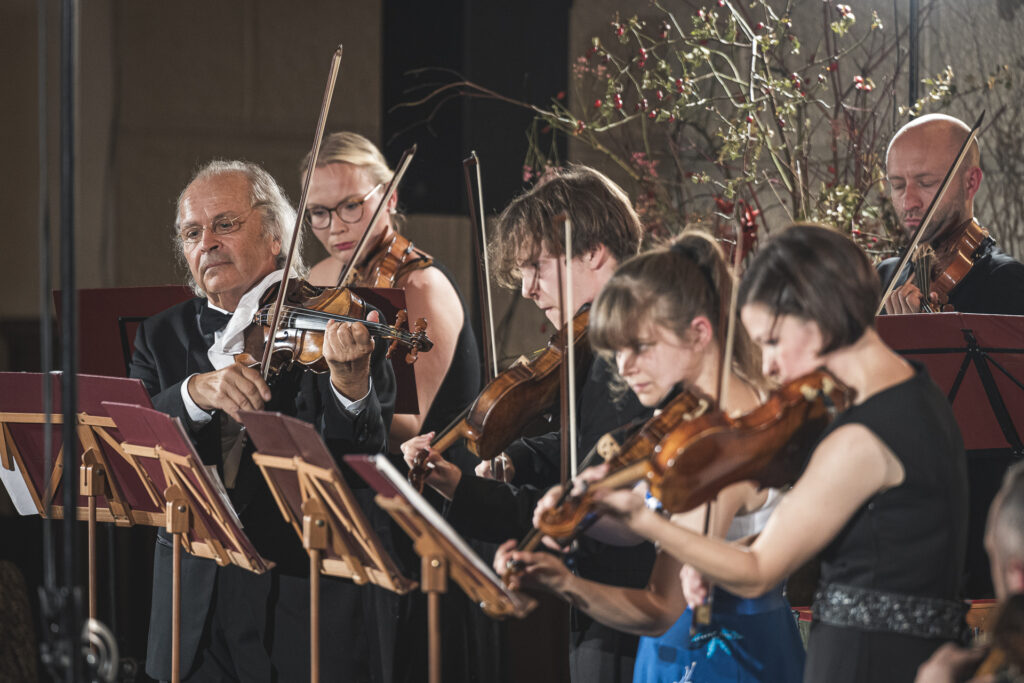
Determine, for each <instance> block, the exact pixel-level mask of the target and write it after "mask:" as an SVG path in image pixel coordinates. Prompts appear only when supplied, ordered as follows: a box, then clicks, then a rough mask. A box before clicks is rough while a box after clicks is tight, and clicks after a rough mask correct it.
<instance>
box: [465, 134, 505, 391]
mask: <svg viewBox="0 0 1024 683" xmlns="http://www.w3.org/2000/svg"><path fill="white" fill-rule="evenodd" d="M462 168H463V170H464V171H465V172H466V194H467V198H468V200H469V218H470V221H471V222H472V223H473V228H474V230H473V238H474V239H473V247H474V248H475V250H476V260H477V263H478V264H479V266H480V267H478V268H477V269H476V285H477V290H478V291H479V292H480V297H479V302H480V331H481V336H482V337H483V340H482V341H483V347H484V377H486V378H487V380H488V381H490V380H492V379H494V378H495V377H497V376H498V347H497V343H496V341H495V339H494V304H493V300H492V298H491V263H490V260H489V259H488V255H487V220H486V218H485V216H484V188H483V182H482V180H481V177H480V158H479V157H477V155H476V152H475V151H472V152H470V153H469V156H468V157H466V158H465V159H463V160H462ZM474 171H475V173H476V191H475V192H474V191H473V178H472V174H473V172H474Z"/></svg>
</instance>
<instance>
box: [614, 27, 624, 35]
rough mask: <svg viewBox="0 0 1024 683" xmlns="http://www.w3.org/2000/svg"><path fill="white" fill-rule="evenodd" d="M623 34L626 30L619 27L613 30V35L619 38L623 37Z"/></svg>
mask: <svg viewBox="0 0 1024 683" xmlns="http://www.w3.org/2000/svg"><path fill="white" fill-rule="evenodd" d="M625 32H626V29H624V28H622V27H621V26H620V27H618V28H617V29H615V35H617V36H620V37H621V36H622V35H623V34H624V33H625Z"/></svg>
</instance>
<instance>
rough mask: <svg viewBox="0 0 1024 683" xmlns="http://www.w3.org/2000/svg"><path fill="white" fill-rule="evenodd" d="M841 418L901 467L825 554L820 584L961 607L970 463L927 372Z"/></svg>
mask: <svg viewBox="0 0 1024 683" xmlns="http://www.w3.org/2000/svg"><path fill="white" fill-rule="evenodd" d="M914 370H915V372H914V376H913V377H911V378H910V379H908V380H907V381H905V382H902V383H900V384H897V385H896V386H893V387H890V388H889V389H886V390H885V391H882V392H880V393H878V394H876V395H875V396H872V397H871V398H869V399H868V400H867V401H865V402H864V403H862V404H860V405H856V406H853V407H852V408H850V409H849V410H847V411H845V412H843V413H842V414H841V415H839V416H838V418H836V420H835V421H834V422H833V423H832V425H831V426H830V428H829V429H828V430H826V432H825V434H824V435H823V436H822V438H823V439H824V437H825V436H828V434H830V433H831V432H832V431H833V430H836V429H838V428H840V427H842V426H843V425H845V424H853V423H855V424H861V425H864V426H865V427H867V428H868V429H870V430H871V431H872V432H873V433H874V434H875V435H876V436H877V437H878V438H879V439H881V440H882V442H883V443H884V444H885V445H886V446H888V447H889V449H890V450H891V451H892V452H893V454H894V455H895V456H896V457H897V458H899V460H900V462H901V463H902V465H903V470H904V474H905V478H904V481H903V483H902V484H900V485H899V486H896V487H894V488H892V489H889V490H887V491H884V492H882V493H879V494H876V495H875V496H873V497H872V498H871V499H869V500H868V501H867V502H866V503H865V504H864V505H862V506H861V508H860V509H859V510H858V511H857V512H856V514H854V516H853V517H852V518H851V519H850V520H849V521H848V522H847V523H846V526H844V527H843V529H842V530H841V531H840V532H839V535H838V536H836V538H835V539H833V540H832V542H831V543H830V544H829V545H828V546H827V547H826V548H825V550H824V551H823V552H822V554H821V582H822V585H825V584H830V583H833V584H842V585H847V586H857V587H863V588H870V589H874V590H882V591H887V592H892V593H902V594H905V595H915V596H927V597H935V598H943V599H946V600H956V599H958V598H959V594H960V582H961V578H962V573H963V567H964V555H965V552H966V551H965V548H966V543H967V462H966V456H965V454H964V446H963V439H962V438H961V436H960V430H959V428H958V427H957V424H956V420H955V419H954V417H953V410H952V408H951V407H950V405H949V402H948V401H947V400H946V397H945V396H943V394H942V392H941V391H940V390H939V388H938V387H937V386H936V385H935V383H934V382H932V380H931V378H930V377H929V376H928V373H927V371H925V369H924V367H923V366H921V365H919V364H916V363H915V364H914Z"/></svg>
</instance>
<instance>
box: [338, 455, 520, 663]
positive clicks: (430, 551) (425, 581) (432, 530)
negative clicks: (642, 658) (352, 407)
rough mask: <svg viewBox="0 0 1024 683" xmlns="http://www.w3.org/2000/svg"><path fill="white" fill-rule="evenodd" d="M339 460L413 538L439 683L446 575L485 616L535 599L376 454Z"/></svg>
mask: <svg viewBox="0 0 1024 683" xmlns="http://www.w3.org/2000/svg"><path fill="white" fill-rule="evenodd" d="M345 462H346V463H347V464H348V465H349V466H350V467H351V468H352V469H354V470H355V471H356V472H358V473H359V475H360V476H361V477H362V478H363V479H365V480H366V483H367V484H369V485H370V486H371V487H372V488H373V489H374V490H375V491H377V498H376V500H377V504H378V505H380V506H381V507H382V508H384V510H385V511H387V513H388V514H389V515H391V516H392V518H394V520H395V521H396V522H398V525H399V526H401V527H402V529H404V530H405V532H406V533H407V534H409V537H410V538H412V540H413V547H414V549H415V550H416V554H417V555H419V556H420V567H421V575H420V588H421V590H422V591H423V592H424V593H426V594H427V637H428V638H429V653H430V657H429V666H430V676H429V681H430V683H440V681H441V612H440V598H441V594H442V593H445V592H447V585H448V577H449V576H450V577H451V578H452V579H454V580H455V582H456V583H458V584H459V586H461V587H462V590H463V591H465V593H466V595H468V596H469V597H470V598H471V599H473V600H474V601H476V602H477V603H478V604H479V605H480V607H481V608H482V609H483V610H484V611H485V612H486V613H487V614H488V615H490V616H491V617H494V618H496V619H501V618H504V617H508V616H514V617H518V618H522V617H525V616H526V615H527V614H529V613H530V611H531V610H532V609H533V608H534V607H535V606H536V602H535V601H534V600H533V599H532V598H530V597H528V596H525V595H523V594H521V593H516V592H513V591H510V590H509V589H508V588H506V587H505V585H504V584H503V583H502V582H501V579H500V578H499V577H498V575H497V574H495V573H494V571H493V570H492V569H491V568H490V567H488V566H487V565H486V564H485V563H484V561H483V560H481V559H480V556H479V555H477V554H476V553H475V552H473V550H472V549H471V548H470V547H469V545H468V544H467V543H466V542H465V541H464V540H463V539H462V537H461V536H459V534H458V533H457V532H456V531H455V530H454V529H452V527H451V526H450V525H449V524H448V522H446V521H445V520H444V518H443V517H441V515H440V513H438V512H437V510H435V509H434V508H433V506H432V505H431V504H430V503H428V502H427V500H426V499H425V498H424V497H423V496H422V495H420V494H419V492H417V491H416V489H415V488H414V487H413V486H412V484H410V483H409V482H408V481H406V479H405V477H404V476H403V475H402V474H401V473H400V472H399V471H398V470H397V469H395V467H394V465H392V464H391V462H390V461H388V459H387V458H386V457H384V456H382V455H347V456H345Z"/></svg>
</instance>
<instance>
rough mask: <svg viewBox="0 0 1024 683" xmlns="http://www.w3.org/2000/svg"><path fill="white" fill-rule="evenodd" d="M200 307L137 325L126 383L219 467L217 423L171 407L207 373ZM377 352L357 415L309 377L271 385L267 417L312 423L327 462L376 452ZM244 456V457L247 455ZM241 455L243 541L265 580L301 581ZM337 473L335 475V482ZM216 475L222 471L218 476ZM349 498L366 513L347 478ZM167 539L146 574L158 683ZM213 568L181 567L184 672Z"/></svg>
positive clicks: (166, 608)
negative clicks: (191, 381) (271, 574)
mask: <svg viewBox="0 0 1024 683" xmlns="http://www.w3.org/2000/svg"><path fill="white" fill-rule="evenodd" d="M204 306H206V300H205V299H202V298H196V299H191V300H189V301H186V302H184V303H182V304H179V305H177V306H174V307H172V308H169V309H168V310H166V311H163V312H162V313H159V314H157V315H155V316H153V317H151V318H149V319H148V320H146V321H145V322H143V323H142V324H141V325H140V326H139V330H138V333H137V335H136V339H135V354H134V356H133V357H132V365H131V373H130V374H131V376H132V377H135V378H138V379H140V380H142V382H143V384H145V386H146V389H147V390H148V391H149V393H150V395H151V397H152V399H153V405H154V406H155V407H156V408H157V409H158V410H160V411H162V412H165V413H167V414H168V415H171V416H173V417H177V418H180V419H181V421H182V423H183V424H184V425H185V428H186V430H187V431H188V433H189V435H190V437H191V438H192V441H193V443H194V444H195V446H196V451H197V452H198V454H199V456H200V458H202V460H203V462H204V463H206V464H207V465H214V466H216V467H217V468H218V470H220V469H221V467H222V462H221V444H220V420H219V416H218V415H216V414H215V415H214V419H213V420H211V421H210V422H207V423H205V424H196V423H194V422H192V420H191V419H190V418H189V416H188V413H187V411H186V409H185V405H184V401H183V400H182V398H181V384H182V382H184V381H185V380H187V379H188V377H189V376H191V375H192V374H195V373H202V372H209V371H211V370H213V367H212V365H211V364H210V361H209V359H208V357H207V350H208V348H209V346H210V345H211V344H212V339H211V338H204V337H203V335H202V334H201V332H200V330H199V322H198V321H199V313H200V311H201V310H202V308H203V307H204ZM384 351H385V345H384V344H378V345H377V349H375V351H374V355H373V359H372V361H371V376H372V381H373V389H372V391H371V392H370V396H369V397H368V399H367V401H366V405H365V406H364V407H363V410H362V411H361V412H360V413H359V414H358V415H356V416H353V415H351V414H349V413H348V412H347V411H345V409H344V408H342V406H341V404H340V402H339V401H338V400H337V397H336V396H335V395H334V392H333V391H332V389H331V385H330V376H329V374H323V375H317V374H314V373H311V372H304V373H301V374H299V373H294V374H289V375H284V376H282V377H281V378H280V379H279V381H276V382H275V383H273V384H272V390H273V393H274V398H273V399H272V400H271V402H270V403H269V404H268V405H267V406H266V409H267V410H277V411H280V412H282V413H286V414H288V415H293V416H295V417H298V418H300V419H303V420H306V421H308V422H310V423H312V424H314V425H315V426H316V428H317V431H318V432H320V435H321V436H322V437H323V438H324V441H325V442H326V444H327V446H328V449H329V450H330V452H331V454H332V455H333V456H334V457H335V459H338V460H339V464H340V457H341V456H342V455H344V454H347V453H378V452H385V451H386V450H387V449H386V446H387V433H388V429H389V427H390V424H391V416H392V411H393V407H394V397H395V381H394V374H393V372H392V370H391V365H390V363H388V361H387V360H386V359H385V358H384V357H383V354H384ZM249 452H251V448H250V451H249ZM249 452H246V453H245V454H244V455H243V458H242V462H241V464H240V467H239V472H238V477H237V480H236V486H235V488H234V489H233V490H232V491H231V492H230V495H231V499H232V502H233V503H234V505H235V508H236V510H238V512H239V515H240V517H241V520H242V523H243V525H244V526H245V530H246V533H247V534H248V535H249V537H250V538H251V539H252V541H253V543H254V544H255V546H256V548H257V550H259V551H260V554H262V555H263V556H264V557H266V558H267V559H270V560H272V561H274V562H275V563H277V567H275V568H274V569H273V570H272V571H278V572H287V573H291V574H296V575H299V576H301V575H304V574H308V571H309V570H308V558H307V556H306V554H305V552H304V551H303V550H302V546H301V543H300V542H299V540H298V538H297V537H296V534H295V532H294V531H293V530H292V529H291V527H290V526H289V525H288V524H287V523H286V522H285V521H284V518H283V517H282V516H281V514H280V513H279V511H278V510H277V507H276V505H275V503H274V501H273V497H272V495H271V494H270V490H269V488H268V487H267V485H266V482H265V481H264V480H263V477H262V476H261V475H260V473H259V470H258V468H257V467H256V465H255V463H253V461H252V458H251V457H249ZM346 470H347V468H345V467H342V471H343V473H346V474H347V472H346ZM221 474H223V472H222V471H221ZM346 478H347V479H349V483H350V485H351V486H352V487H353V488H354V489H356V491H355V492H356V495H357V498H360V500H361V501H362V502H363V503H364V507H366V508H367V509H370V510H376V508H375V506H373V504H372V502H371V501H372V496H371V495H370V491H369V490H368V489H366V487H365V485H364V484H363V483H362V481H361V480H360V479H359V478H358V477H355V476H352V477H348V476H347V477H346ZM377 512H378V513H379V514H375V515H371V522H372V523H373V525H374V526H375V527H378V528H379V529H380V530H381V531H382V532H383V533H384V535H385V536H387V526H388V523H387V520H386V516H385V515H383V513H380V512H379V511H377ZM171 572H172V545H171V539H170V537H168V536H167V535H166V534H165V533H164V532H163V531H162V530H161V531H160V533H159V535H158V538H157V544H156V551H155V558H154V568H153V597H152V611H151V613H150V630H149V647H148V653H147V662H146V671H147V673H148V674H149V675H150V676H153V677H154V678H158V679H169V678H170V675H171ZM216 575H217V565H216V564H215V563H214V562H213V561H212V560H207V559H203V558H199V557H195V556H192V555H188V554H184V555H183V560H182V578H181V581H182V591H181V592H182V610H181V620H182V622H181V623H182V627H181V665H182V666H181V669H182V672H188V671H189V670H190V668H191V667H192V664H193V661H194V658H195V654H196V651H197V648H198V645H199V640H200V637H201V635H202V632H203V626H204V624H205V622H206V619H207V613H208V609H209V605H210V600H211V596H212V593H213V587H214V582H215V578H216Z"/></svg>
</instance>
